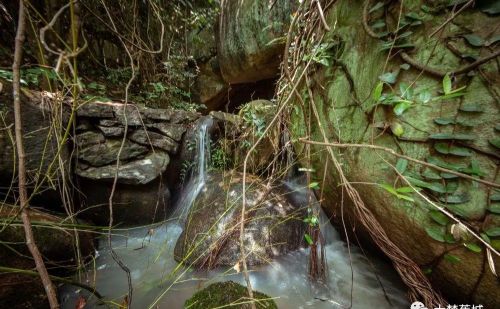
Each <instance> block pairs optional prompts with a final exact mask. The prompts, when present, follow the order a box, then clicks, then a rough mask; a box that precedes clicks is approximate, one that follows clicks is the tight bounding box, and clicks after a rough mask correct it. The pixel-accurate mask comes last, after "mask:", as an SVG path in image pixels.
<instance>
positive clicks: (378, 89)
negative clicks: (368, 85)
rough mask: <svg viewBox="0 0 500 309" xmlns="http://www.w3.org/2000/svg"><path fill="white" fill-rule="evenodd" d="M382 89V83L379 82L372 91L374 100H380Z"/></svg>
mask: <svg viewBox="0 0 500 309" xmlns="http://www.w3.org/2000/svg"><path fill="white" fill-rule="evenodd" d="M383 89H384V83H383V82H379V83H378V84H377V86H376V87H375V89H374V90H373V93H372V98H373V100H374V101H375V102H378V101H379V100H380V97H381V96H382V90H383Z"/></svg>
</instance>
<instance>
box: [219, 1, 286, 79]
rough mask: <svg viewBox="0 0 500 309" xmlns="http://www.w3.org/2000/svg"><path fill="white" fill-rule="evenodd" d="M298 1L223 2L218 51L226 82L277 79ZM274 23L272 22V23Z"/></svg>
mask: <svg viewBox="0 0 500 309" xmlns="http://www.w3.org/2000/svg"><path fill="white" fill-rule="evenodd" d="M294 5H295V1H289V0H277V1H274V2H273V4H272V6H271V4H270V2H269V1H267V0H242V1H224V2H223V3H222V7H221V14H220V22H219V29H218V40H217V51H218V57H219V62H220V67H221V72H222V76H223V77H224V80H225V81H226V82H228V83H230V84H239V83H249V82H255V81H258V80H263V79H267V78H272V77H275V76H276V75H277V74H278V72H279V65H280V62H281V58H280V56H281V55H282V54H283V50H284V46H285V43H284V40H283V39H282V38H283V37H284V36H286V33H287V31H288V25H289V23H290V16H291V15H292V12H293V6H294ZM270 21H272V22H270Z"/></svg>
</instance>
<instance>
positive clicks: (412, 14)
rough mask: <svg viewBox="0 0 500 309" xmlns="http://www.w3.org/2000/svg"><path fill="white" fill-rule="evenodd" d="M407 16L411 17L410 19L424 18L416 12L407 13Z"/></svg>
mask: <svg viewBox="0 0 500 309" xmlns="http://www.w3.org/2000/svg"><path fill="white" fill-rule="evenodd" d="M405 16H406V17H408V18H410V19H414V20H422V17H420V15H418V14H417V13H415V12H410V13H407V14H406V15H405Z"/></svg>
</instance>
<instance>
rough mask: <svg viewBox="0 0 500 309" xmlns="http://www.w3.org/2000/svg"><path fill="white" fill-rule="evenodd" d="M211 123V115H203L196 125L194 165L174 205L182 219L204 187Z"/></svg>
mask: <svg viewBox="0 0 500 309" xmlns="http://www.w3.org/2000/svg"><path fill="white" fill-rule="evenodd" d="M212 124H213V119H212V118H211V117H204V118H202V120H201V121H200V123H199V124H198V125H197V126H196V130H197V132H196V138H195V141H196V155H195V160H196V161H195V162H196V163H195V166H194V168H193V169H192V175H191V177H190V179H189V182H188V184H187V186H186V187H185V188H184V189H183V190H182V193H181V196H180V198H179V201H178V202H177V205H176V213H178V214H179V217H180V219H181V220H182V221H183V220H184V219H185V218H186V217H187V214H188V212H189V209H190V208H191V206H193V203H194V201H195V199H196V197H198V195H199V194H200V192H201V190H202V189H203V188H204V187H205V182H206V178H207V170H208V166H209V164H210V133H209V128H210V127H211V126H212Z"/></svg>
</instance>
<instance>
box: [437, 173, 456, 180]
mask: <svg viewBox="0 0 500 309" xmlns="http://www.w3.org/2000/svg"><path fill="white" fill-rule="evenodd" d="M439 175H440V176H441V177H442V178H444V179H456V178H458V176H457V175H455V174H450V173H445V172H441V173H439Z"/></svg>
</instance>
